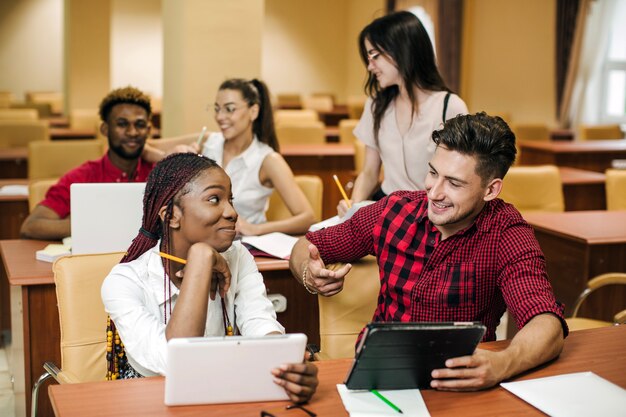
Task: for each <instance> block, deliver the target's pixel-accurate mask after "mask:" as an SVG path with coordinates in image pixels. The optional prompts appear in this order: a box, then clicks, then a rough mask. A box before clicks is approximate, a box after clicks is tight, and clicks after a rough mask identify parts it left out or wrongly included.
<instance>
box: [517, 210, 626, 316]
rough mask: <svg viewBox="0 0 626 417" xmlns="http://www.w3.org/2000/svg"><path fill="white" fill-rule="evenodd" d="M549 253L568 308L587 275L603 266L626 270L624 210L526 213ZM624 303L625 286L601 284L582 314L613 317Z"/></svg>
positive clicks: (557, 291) (550, 270) (553, 277)
mask: <svg viewBox="0 0 626 417" xmlns="http://www.w3.org/2000/svg"><path fill="white" fill-rule="evenodd" d="M524 218H525V219H526V221H528V222H529V223H530V224H531V225H532V226H533V228H534V229H535V236H536V237H537V240H538V241H539V245H540V246H541V249H542V250H543V252H544V254H545V256H546V262H547V269H548V276H549V277H550V283H551V284H552V287H553V288H554V293H555V295H556V298H557V300H559V301H561V302H563V303H565V314H566V316H569V315H570V314H571V313H572V308H573V305H574V302H575V301H576V298H577V297H578V295H579V294H580V293H581V292H582V291H583V289H584V288H585V286H586V284H587V281H588V280H589V279H591V278H593V277H595V276H596V275H599V274H602V273H604V272H626V211H570V212H565V213H528V214H526V215H525V216H524ZM625 306H626V289H624V288H611V287H607V288H603V289H600V290H598V291H596V292H595V293H594V294H592V296H590V297H589V298H588V300H587V301H585V303H584V304H583V308H582V309H581V311H580V314H581V315H582V316H584V317H592V318H598V319H602V320H607V321H612V320H613V315H614V314H615V313H617V312H618V311H621V310H623V309H624V307H625Z"/></svg>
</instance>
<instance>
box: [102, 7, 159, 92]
mask: <svg viewBox="0 0 626 417" xmlns="http://www.w3.org/2000/svg"><path fill="white" fill-rule="evenodd" d="M127 85H132V86H134V87H137V88H139V89H140V90H142V91H144V92H146V93H148V94H150V95H154V96H156V97H161V96H162V95H163V24H162V21H161V0H132V1H127V0H112V3H111V88H118V87H125V86H127Z"/></svg>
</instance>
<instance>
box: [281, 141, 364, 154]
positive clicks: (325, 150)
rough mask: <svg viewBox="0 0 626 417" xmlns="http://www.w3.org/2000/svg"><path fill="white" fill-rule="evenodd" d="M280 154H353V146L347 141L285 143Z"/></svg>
mask: <svg viewBox="0 0 626 417" xmlns="http://www.w3.org/2000/svg"><path fill="white" fill-rule="evenodd" d="M280 153H281V155H283V156H285V157H287V156H315V155H319V156H354V146H353V145H351V144H347V143H320V144H313V143H311V144H285V145H281V147H280Z"/></svg>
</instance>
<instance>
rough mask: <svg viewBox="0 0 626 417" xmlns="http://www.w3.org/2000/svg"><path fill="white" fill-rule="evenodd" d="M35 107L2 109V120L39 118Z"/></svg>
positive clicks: (0, 113)
mask: <svg viewBox="0 0 626 417" xmlns="http://www.w3.org/2000/svg"><path fill="white" fill-rule="evenodd" d="M38 118H39V113H37V110H35V109H0V120H37V119H38Z"/></svg>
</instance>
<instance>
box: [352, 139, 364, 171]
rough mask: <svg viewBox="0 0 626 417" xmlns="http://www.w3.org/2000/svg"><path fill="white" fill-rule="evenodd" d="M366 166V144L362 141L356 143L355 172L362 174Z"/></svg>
mask: <svg viewBox="0 0 626 417" xmlns="http://www.w3.org/2000/svg"><path fill="white" fill-rule="evenodd" d="M364 164H365V144H364V143H363V142H361V141H360V140H356V141H354V172H356V173H357V175H358V173H360V172H361V171H363V165H364Z"/></svg>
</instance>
